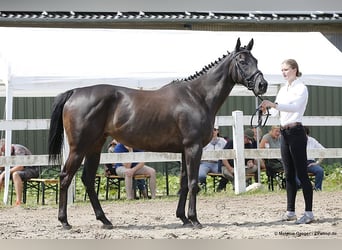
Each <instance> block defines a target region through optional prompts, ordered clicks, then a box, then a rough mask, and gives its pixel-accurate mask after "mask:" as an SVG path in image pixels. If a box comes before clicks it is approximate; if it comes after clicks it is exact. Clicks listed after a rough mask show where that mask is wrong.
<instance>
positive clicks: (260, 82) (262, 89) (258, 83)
mask: <svg viewBox="0 0 342 250" xmlns="http://www.w3.org/2000/svg"><path fill="white" fill-rule="evenodd" d="M267 86H268V82H267V81H266V80H265V78H264V77H263V76H262V75H259V76H258V77H257V79H256V80H255V86H254V92H255V94H257V95H262V94H265V93H266V91H267Z"/></svg>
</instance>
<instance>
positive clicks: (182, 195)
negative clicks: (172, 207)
mask: <svg viewBox="0 0 342 250" xmlns="http://www.w3.org/2000/svg"><path fill="white" fill-rule="evenodd" d="M181 164H182V171H181V180H180V190H179V200H178V206H177V211H176V216H177V218H180V219H181V220H182V222H183V226H192V223H191V221H190V220H188V218H187V217H186V216H185V204H186V198H187V196H188V191H189V188H188V176H187V171H186V165H185V159H184V153H183V154H182V163H181Z"/></svg>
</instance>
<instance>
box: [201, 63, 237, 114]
mask: <svg viewBox="0 0 342 250" xmlns="http://www.w3.org/2000/svg"><path fill="white" fill-rule="evenodd" d="M229 68H230V65H229V61H226V60H224V61H223V62H221V63H220V64H219V65H217V66H216V67H215V68H212V69H211V70H209V71H208V72H207V74H205V75H203V76H201V77H199V79H197V80H198V82H197V83H196V84H199V85H201V89H202V95H203V99H204V100H205V102H206V104H207V106H208V107H209V109H210V111H211V113H213V114H216V113H217V111H218V110H219V109H220V107H221V106H222V104H223V102H224V101H225V100H226V98H227V96H228V95H229V94H230V92H231V91H232V89H233V87H234V85H235V83H234V81H233V80H232V78H231V76H230V74H229V72H228V69H229Z"/></svg>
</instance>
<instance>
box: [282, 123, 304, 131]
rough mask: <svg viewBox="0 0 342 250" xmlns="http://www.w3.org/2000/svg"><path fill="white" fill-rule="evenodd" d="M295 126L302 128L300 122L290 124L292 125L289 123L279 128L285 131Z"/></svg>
mask: <svg viewBox="0 0 342 250" xmlns="http://www.w3.org/2000/svg"><path fill="white" fill-rule="evenodd" d="M296 126H302V123H301V122H292V123H289V124H287V125H285V126H280V128H281V129H282V130H286V129H290V128H293V127H296Z"/></svg>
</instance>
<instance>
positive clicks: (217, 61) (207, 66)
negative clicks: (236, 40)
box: [173, 51, 230, 82]
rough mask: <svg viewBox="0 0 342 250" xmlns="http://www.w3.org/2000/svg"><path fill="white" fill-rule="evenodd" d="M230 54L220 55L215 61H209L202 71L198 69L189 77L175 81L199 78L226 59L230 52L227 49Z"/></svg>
mask: <svg viewBox="0 0 342 250" xmlns="http://www.w3.org/2000/svg"><path fill="white" fill-rule="evenodd" d="M227 53H228V54H224V55H223V56H222V57H219V58H218V59H217V60H215V61H214V62H211V63H209V64H208V65H206V66H204V67H203V68H202V69H201V70H200V71H196V73H195V74H192V75H190V76H188V77H187V78H184V79H181V80H176V81H173V82H180V81H185V82H187V81H192V80H195V79H197V78H198V77H200V76H202V75H204V74H206V73H207V72H208V71H209V70H210V69H211V68H214V67H215V66H216V65H218V64H219V63H220V62H221V61H222V60H223V59H225V58H226V57H227V56H228V55H229V54H230V53H229V51H227Z"/></svg>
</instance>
